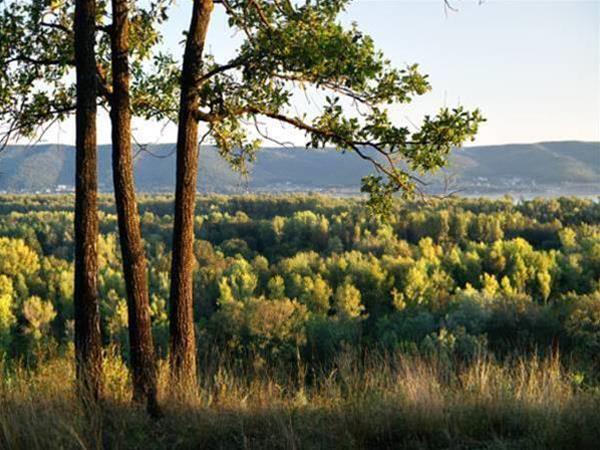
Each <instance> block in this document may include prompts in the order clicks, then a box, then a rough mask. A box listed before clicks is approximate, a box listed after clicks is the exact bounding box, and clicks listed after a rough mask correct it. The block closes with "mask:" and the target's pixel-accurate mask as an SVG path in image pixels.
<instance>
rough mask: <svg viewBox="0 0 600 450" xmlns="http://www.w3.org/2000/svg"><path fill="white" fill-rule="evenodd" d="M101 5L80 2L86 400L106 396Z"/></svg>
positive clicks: (81, 346) (81, 318) (79, 339)
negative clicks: (100, 281)
mask: <svg viewBox="0 0 600 450" xmlns="http://www.w3.org/2000/svg"><path fill="white" fill-rule="evenodd" d="M95 13H96V3H95V0H76V2H75V23H74V26H75V66H76V72H77V111H76V150H77V156H76V175H75V176H76V180H75V356H76V360H77V361H76V362H77V379H78V381H79V383H80V384H79V386H80V387H81V388H82V389H83V390H84V395H85V396H86V397H88V396H89V398H91V399H96V400H97V399H98V398H99V397H100V395H101V391H102V380H101V375H102V347H101V346H102V342H101V335H100V313H99V308H98V289H97V288H98V286H97V276H98V275H97V274H98V253H97V245H96V244H97V239H98V213H97V167H96V165H97V157H96V90H97V80H96V54H95Z"/></svg>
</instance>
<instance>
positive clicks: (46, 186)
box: [0, 141, 600, 195]
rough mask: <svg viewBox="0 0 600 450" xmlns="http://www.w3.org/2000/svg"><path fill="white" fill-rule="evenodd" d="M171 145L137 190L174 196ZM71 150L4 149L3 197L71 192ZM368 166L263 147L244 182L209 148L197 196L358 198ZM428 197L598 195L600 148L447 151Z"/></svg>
mask: <svg viewBox="0 0 600 450" xmlns="http://www.w3.org/2000/svg"><path fill="white" fill-rule="evenodd" d="M174 149H175V145H174V144H156V145H148V146H147V147H144V149H143V150H137V154H136V158H135V172H136V184H137V188H138V190H139V191H140V192H173V190H174V186H175V154H174V153H175V152H174ZM110 154H111V152H110V146H109V145H102V146H99V152H98V159H99V168H98V173H99V187H100V189H101V190H102V191H111V190H112V175H111V165H110ZM74 171H75V151H74V147H73V146H65V145H58V144H42V145H36V146H22V145H14V146H8V147H7V148H5V149H4V151H3V152H2V153H0V191H2V192H7V193H19V192H23V193H25V192H65V191H66V192H68V191H70V190H72V189H73V185H74V179H75V173H74ZM370 173H373V168H372V167H371V165H370V164H369V163H368V162H366V161H364V160H362V159H360V158H359V157H358V156H357V155H355V154H353V153H351V152H347V153H345V154H342V153H341V152H338V151H335V150H333V149H325V150H308V149H305V148H303V147H294V148H287V147H281V148H277V147H265V148H263V149H261V150H260V151H259V152H258V154H257V158H256V161H255V162H254V163H253V165H252V166H251V168H250V173H249V176H248V177H246V178H242V177H241V176H240V175H239V174H237V173H236V172H234V171H233V170H231V168H230V167H229V166H228V164H227V163H226V162H225V161H224V160H223V159H222V158H221V157H220V156H219V154H218V151H217V150H216V149H215V148H214V147H211V146H204V147H201V149H200V168H199V176H198V190H199V191H200V192H204V193H209V192H215V193H241V192H247V191H250V192H271V193H276V192H294V191H295V192H299V191H304V192H306V191H324V192H330V193H336V192H337V193H356V192H358V190H359V187H360V180H361V178H362V177H363V176H365V175H368V174H370ZM427 181H428V183H429V184H428V187H427V189H428V190H429V191H431V192H435V193H437V192H440V191H444V190H446V191H448V190H451V191H460V192H463V193H465V194H481V195H486V194H503V193H509V194H517V195H518V194H524V193H527V194H532V193H533V194H535V193H540V194H541V195H544V194H550V195H552V194H555V195H559V194H564V195H576V194H582V195H600V142H580V141H561V142H540V143H535V144H506V145H495V146H476V147H465V148H462V149H459V150H455V151H453V152H452V154H451V156H450V161H449V164H448V166H447V167H446V168H445V169H444V170H443V171H441V172H438V174H436V175H432V176H427Z"/></svg>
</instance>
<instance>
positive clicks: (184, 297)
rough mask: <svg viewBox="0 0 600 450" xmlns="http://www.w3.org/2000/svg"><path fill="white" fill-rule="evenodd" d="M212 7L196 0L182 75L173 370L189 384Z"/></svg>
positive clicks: (209, 1)
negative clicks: (202, 82) (202, 103)
mask: <svg viewBox="0 0 600 450" xmlns="http://www.w3.org/2000/svg"><path fill="white" fill-rule="evenodd" d="M212 10H213V1H212V0H194V6H193V10H192V21H191V24H190V29H189V33H188V36H187V42H186V46H185V53H184V56H183V71H182V76H181V99H180V105H179V128H178V133H177V182H176V188H175V222H174V227H173V260H172V265H171V298H170V311H169V319H170V334H171V374H172V376H173V377H174V378H176V379H178V380H179V381H180V382H185V383H186V384H187V383H189V384H190V385H191V384H192V383H195V382H196V342H195V336H194V314H193V292H192V283H193V279H192V276H193V270H194V263H195V261H194V212H195V202H196V179H197V176H198V121H197V119H196V111H197V110H198V107H199V87H200V86H199V83H198V79H199V78H200V76H201V74H202V52H203V50H204V42H205V40H206V32H207V30H208V24H209V21H210V15H211V13H212Z"/></svg>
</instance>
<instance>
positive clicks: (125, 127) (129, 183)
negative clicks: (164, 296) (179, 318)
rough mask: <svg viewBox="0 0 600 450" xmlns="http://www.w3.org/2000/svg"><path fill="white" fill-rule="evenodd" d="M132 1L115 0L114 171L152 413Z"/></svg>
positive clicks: (142, 397) (138, 386)
mask: <svg viewBox="0 0 600 450" xmlns="http://www.w3.org/2000/svg"><path fill="white" fill-rule="evenodd" d="M128 3H129V2H128V0H112V13H113V24H112V30H111V31H112V34H111V51H112V55H111V57H112V83H113V92H112V95H111V113H110V116H111V121H112V170H113V181H114V188H115V203H116V205H117V217H118V223H119V238H120V243H121V256H122V260H123V272H124V274H125V286H126V289H127V311H128V318H129V343H130V354H131V365H132V368H133V400H134V401H136V402H146V403H147V406H148V411H149V412H150V414H152V415H157V414H158V413H159V411H158V403H157V399H156V359H155V356H154V344H153V341H152V324H151V321H150V301H149V298H148V279H147V265H146V257H145V255H144V245H143V243H142V234H141V228H140V218H139V213H138V205H137V200H136V195H135V183H134V175H133V158H132V153H131V150H132V149H131V112H130V107H131V105H130V98H129V54H128V53H129V16H128V15H129V4H128Z"/></svg>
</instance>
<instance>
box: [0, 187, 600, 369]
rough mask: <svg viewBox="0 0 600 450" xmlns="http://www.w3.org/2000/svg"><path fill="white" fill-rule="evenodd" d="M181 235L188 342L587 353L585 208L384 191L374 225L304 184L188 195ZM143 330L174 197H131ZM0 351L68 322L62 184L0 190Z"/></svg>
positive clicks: (595, 315) (595, 215) (156, 311)
mask: <svg viewBox="0 0 600 450" xmlns="http://www.w3.org/2000/svg"><path fill="white" fill-rule="evenodd" d="M100 210H101V212H100V218H101V224H100V231H101V234H100V240H99V247H98V251H99V259H100V275H99V289H100V298H101V312H102V330H103V336H104V343H105V345H106V346H113V347H115V348H116V349H118V351H119V352H122V354H123V355H125V356H127V352H128V348H129V347H128V345H126V344H127V339H128V338H127V310H126V300H125V298H126V297H125V296H126V293H125V285H124V280H123V275H122V270H121V261H120V252H119V248H118V246H119V244H118V238H117V234H116V232H117V228H116V226H117V225H116V217H115V213H114V205H113V204H112V201H111V200H110V198H109V197H101V199H100ZM197 211H198V212H197V215H196V227H195V233H196V237H197V239H198V240H197V243H196V245H195V248H194V253H195V258H196V261H197V268H196V270H195V272H194V285H195V290H194V292H195V298H194V310H195V324H196V327H197V330H198V334H197V336H198V337H197V339H198V344H199V351H200V353H201V354H203V353H207V352H215V351H223V352H226V353H228V354H229V353H230V354H232V355H233V357H235V358H240V361H242V360H243V361H246V362H250V361H256V360H266V361H274V360H277V361H279V362H281V361H288V362H290V363H292V362H294V361H295V360H296V358H298V357H300V358H302V360H304V361H307V362H312V363H316V364H324V363H327V361H331V358H332V357H333V356H334V355H335V354H336V353H337V352H339V351H341V350H342V349H343V348H347V347H348V346H350V347H354V348H357V349H360V348H363V349H364V348H380V349H387V350H402V351H406V352H409V353H418V354H421V353H427V352H442V353H444V354H446V355H447V356H448V357H453V358H459V359H464V358H466V359H469V358H473V357H475V356H477V355H481V354H482V353H490V354H496V355H498V356H502V355H510V354H515V352H530V351H541V352H546V351H550V350H551V349H554V350H555V351H556V350H557V349H560V351H561V352H562V353H564V354H565V355H568V356H569V357H573V358H575V359H577V360H579V361H581V362H586V364H592V365H594V364H595V361H596V355H597V352H598V350H599V349H600V348H599V346H600V325H599V323H600V309H599V305H600V301H599V300H600V298H599V296H600V293H599V289H600V225H599V224H600V204H599V203H598V202H596V201H592V200H583V199H575V198H560V199H556V200H533V201H524V202H518V203H517V202H514V201H513V200H512V199H510V198H505V199H502V200H484V199H473V200H469V199H447V200H445V201H432V202H430V203H428V204H422V203H419V202H409V203H407V202H402V203H400V202H397V203H396V204H395V205H394V214H393V215H392V216H391V218H390V220H389V221H388V222H386V223H384V222H381V221H379V220H377V219H375V218H372V217H370V216H369V215H368V214H367V213H366V210H365V209H364V207H363V206H362V204H361V202H359V201H358V200H354V199H334V198H327V197H319V196H293V197H253V196H238V197H218V196H213V197H203V198H201V199H199V201H198V206H197ZM140 213H141V217H142V229H143V233H144V236H145V245H146V252H147V254H148V259H149V283H150V284H149V286H150V299H151V309H152V327H153V331H154V334H155V336H156V339H155V344H156V347H157V349H158V351H159V352H160V354H161V355H163V356H165V352H166V351H167V349H168V311H167V308H168V306H167V304H168V301H167V299H168V290H169V277H168V271H169V264H170V244H169V242H170V236H171V229H172V220H171V216H170V214H171V213H172V198H169V197H145V198H143V199H142V201H141V204H140ZM0 214H1V215H0V236H1V237H0V254H1V255H2V258H1V259H0V290H1V293H0V294H1V295H0V354H2V357H3V358H4V359H6V360H7V361H9V360H11V359H14V358H18V359H22V358H25V359H26V360H27V361H28V362H29V363H31V364H34V363H35V362H36V359H37V358H44V357H45V355H48V354H49V353H52V352H56V351H59V352H63V351H66V350H67V349H68V348H69V346H70V343H71V342H72V333H73V300H72V298H73V276H72V271H73V266H72V258H73V232H72V226H71V223H72V217H73V212H72V199H71V198H70V197H69V196H4V197H2V199H1V201H0Z"/></svg>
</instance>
